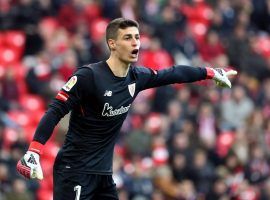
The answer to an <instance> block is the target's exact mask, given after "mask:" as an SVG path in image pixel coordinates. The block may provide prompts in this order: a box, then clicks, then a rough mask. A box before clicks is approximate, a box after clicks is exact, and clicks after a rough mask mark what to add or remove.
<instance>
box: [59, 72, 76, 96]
mask: <svg viewBox="0 0 270 200" xmlns="http://www.w3.org/2000/svg"><path fill="white" fill-rule="evenodd" d="M76 83H77V76H72V77H71V78H70V79H69V81H68V82H67V83H66V84H65V85H64V86H63V87H62V88H63V89H64V90H65V91H67V92H68V91H70V90H71V88H73V86H74V85H75V84H76Z"/></svg>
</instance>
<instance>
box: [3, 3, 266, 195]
mask: <svg viewBox="0 0 270 200" xmlns="http://www.w3.org/2000/svg"><path fill="white" fill-rule="evenodd" d="M121 16H122V17H125V18H129V19H135V20H137V21H138V22H139V23H140V32H141V51H140V57H139V61H138V63H137V65H143V66H146V67H149V68H153V69H163V68H167V67H170V66H172V65H174V64H183V65H192V66H212V67H228V66H230V67H231V68H234V69H236V70H238V72H239V75H238V76H237V78H235V79H233V80H232V82H233V88H232V89H221V88H218V87H216V86H215V85H214V84H213V83H212V81H210V82H209V81H201V82H197V83H192V84H181V85H180V84H178V85H177V84H175V85H169V86H164V87H160V88H156V89H149V90H146V91H144V92H142V93H140V94H139V95H138V97H137V99H136V100H135V102H134V104H133V106H132V109H131V110H130V114H129V115H128V118H127V120H126V121H125V123H124V125H123V127H122V130H121V133H120V137H119V139H118V141H117V144H116V148H115V156H114V175H113V176H114V179H115V182H116V184H117V188H118V190H119V198H120V200H195V199H198V200H229V199H235V200H269V199H270V178H269V175H270V165H269V158H270V157H269V156H270V1H269V0H0V199H1V200H52V188H53V184H52V166H53V161H54V158H55V155H56V154H57V151H58V150H59V147H60V146H61V145H62V143H63V139H64V137H65V133H66V130H67V127H68V116H66V117H65V118H64V119H63V120H62V121H61V123H60V124H59V126H57V128H56V129H55V130H54V133H53V135H52V137H51V139H50V140H49V141H48V142H47V144H46V146H45V152H44V155H43V156H42V159H41V160H42V166H43V172H44V176H45V178H44V180H43V181H40V182H39V181H33V180H31V181H25V180H24V179H23V178H22V177H21V176H19V175H18V173H17V172H16V163H17V160H18V159H20V158H21V156H22V155H23V154H24V153H25V151H26V150H27V148H28V145H29V142H30V141H31V139H32V137H33V134H34V131H35V128H36V126H37V124H38V122H39V120H40V118H41V117H42V115H43V113H44V112H45V110H46V108H47V105H48V103H50V101H51V99H52V98H53V97H54V96H55V95H56V93H57V91H58V90H59V89H60V88H61V87H62V86H63V84H64V82H65V81H66V80H67V79H68V77H69V76H70V75H71V74H72V72H73V71H74V70H75V69H76V67H78V66H81V65H83V64H88V63H91V62H97V61H99V60H101V59H106V58H107V57H108V53H109V52H108V50H107V46H106V43H105V38H104V31H105V27H106V25H107V23H108V22H109V21H110V20H111V19H113V18H116V17H121Z"/></svg>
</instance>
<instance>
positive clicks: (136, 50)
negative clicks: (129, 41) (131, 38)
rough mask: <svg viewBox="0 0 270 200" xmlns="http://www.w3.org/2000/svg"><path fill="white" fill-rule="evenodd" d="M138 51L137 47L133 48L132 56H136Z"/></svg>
mask: <svg viewBox="0 0 270 200" xmlns="http://www.w3.org/2000/svg"><path fill="white" fill-rule="evenodd" d="M138 53H139V49H134V50H133V51H132V52H131V54H132V55H133V57H137V55H138Z"/></svg>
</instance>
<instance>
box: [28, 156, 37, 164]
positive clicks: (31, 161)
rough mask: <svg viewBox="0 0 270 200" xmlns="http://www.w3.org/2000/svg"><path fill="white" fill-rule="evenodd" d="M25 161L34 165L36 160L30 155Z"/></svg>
mask: <svg viewBox="0 0 270 200" xmlns="http://www.w3.org/2000/svg"><path fill="white" fill-rule="evenodd" d="M27 162H28V163H31V164H34V165H36V164H37V162H36V160H35V158H34V156H33V155H30V158H29V159H28V160H27Z"/></svg>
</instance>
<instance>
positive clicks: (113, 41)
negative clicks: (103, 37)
mask: <svg viewBox="0 0 270 200" xmlns="http://www.w3.org/2000/svg"><path fill="white" fill-rule="evenodd" d="M108 45H109V47H110V49H111V50H115V40H113V39H109V40H108Z"/></svg>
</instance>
